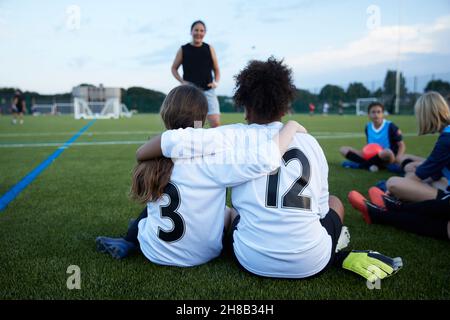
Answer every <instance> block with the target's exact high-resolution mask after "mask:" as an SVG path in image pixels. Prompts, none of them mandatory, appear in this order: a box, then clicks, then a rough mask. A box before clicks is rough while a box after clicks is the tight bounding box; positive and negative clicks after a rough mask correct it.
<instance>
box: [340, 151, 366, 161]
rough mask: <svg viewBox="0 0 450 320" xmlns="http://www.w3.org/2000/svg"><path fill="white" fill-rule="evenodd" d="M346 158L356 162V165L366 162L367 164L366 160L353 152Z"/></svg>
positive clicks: (348, 153)
mask: <svg viewBox="0 0 450 320" xmlns="http://www.w3.org/2000/svg"><path fill="white" fill-rule="evenodd" d="M345 157H346V158H347V159H348V160H350V161H353V162H356V163H364V162H366V160H364V158H362V157H360V156H359V155H358V154H356V153H354V152H353V151H349V152H347V154H346V155H345Z"/></svg>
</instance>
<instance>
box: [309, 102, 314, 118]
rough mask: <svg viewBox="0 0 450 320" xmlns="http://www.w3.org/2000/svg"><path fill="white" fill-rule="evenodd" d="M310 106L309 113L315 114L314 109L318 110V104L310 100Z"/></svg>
mask: <svg viewBox="0 0 450 320" xmlns="http://www.w3.org/2000/svg"><path fill="white" fill-rule="evenodd" d="M308 107H309V115H310V116H313V115H314V111H315V110H316V106H315V105H314V103H312V102H310V103H309V106H308Z"/></svg>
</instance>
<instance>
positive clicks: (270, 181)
mask: <svg viewBox="0 0 450 320" xmlns="http://www.w3.org/2000/svg"><path fill="white" fill-rule="evenodd" d="M292 160H297V161H299V162H300V164H301V166H302V174H301V176H299V177H298V178H297V179H296V180H295V181H294V182H293V183H292V185H291V187H290V188H289V190H288V191H286V193H285V194H283V196H282V197H281V199H282V200H281V203H282V205H281V207H282V208H292V209H301V210H311V198H310V197H307V196H302V195H301V193H302V192H303V190H305V188H306V187H307V186H308V184H309V179H310V176H311V166H310V164H309V160H308V158H307V157H306V156H305V154H304V153H303V152H301V151H300V150H299V149H290V150H288V151H286V153H285V154H284V155H283V164H284V166H285V167H286V166H287V165H288V164H289V162H291V161H292ZM279 182H280V169H278V170H277V171H276V172H275V173H274V174H271V175H269V176H267V190H266V207H270V208H277V207H278V188H279Z"/></svg>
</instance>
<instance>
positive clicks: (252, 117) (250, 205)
mask: <svg viewBox="0 0 450 320" xmlns="http://www.w3.org/2000/svg"><path fill="white" fill-rule="evenodd" d="M275 88H276V89H275ZM294 93H295V86H294V84H293V82H292V76H291V70H290V69H289V68H288V67H287V66H285V65H284V64H283V63H282V62H280V61H277V60H276V59H274V58H269V60H267V61H251V62H250V63H249V64H248V65H247V66H246V68H245V69H244V70H242V71H241V72H240V73H239V74H238V75H237V76H236V90H235V96H234V99H235V102H236V104H237V105H242V106H244V108H245V114H246V120H247V121H248V123H249V125H248V126H249V127H250V128H252V129H255V130H257V131H259V132H262V133H263V135H267V134H269V135H270V136H273V134H274V133H275V132H277V131H278V130H279V129H280V128H281V126H282V123H281V118H282V117H283V116H284V115H285V114H286V112H287V110H288V106H289V104H290V103H291V102H292V100H293V98H294ZM242 126H244V125H228V126H222V127H220V128H213V129H192V128H187V129H183V130H169V131H166V132H164V133H163V135H162V137H161V138H159V140H158V137H156V138H154V139H153V140H154V141H155V142H156V143H158V142H160V146H159V147H160V148H159V149H160V150H156V149H157V148H156V149H155V152H157V151H160V152H161V149H162V153H163V154H164V156H167V157H172V158H177V159H178V158H182V157H183V156H185V157H186V158H190V157H192V156H193V155H194V156H195V157H198V158H199V159H201V157H202V156H203V157H205V156H208V155H210V154H216V153H218V152H221V150H228V149H229V150H235V152H238V151H237V150H243V149H245V148H246V147H247V148H248V147H251V145H252V144H253V142H252V141H246V140H245V139H236V136H235V135H233V134H232V133H233V131H234V130H239V128H241V127H242ZM270 136H269V137H270ZM185 141H188V142H192V141H193V142H194V145H195V147H194V148H193V147H192V144H191V143H185ZM155 156H158V154H157V153H156V154H155ZM280 162H281V159H280ZM232 203H233V206H234V208H235V210H236V212H237V215H236V217H235V218H234V220H233V223H232V227H233V228H232V230H233V232H232V236H231V237H230V241H231V243H232V244H231V246H232V248H233V250H232V251H233V253H234V255H235V257H236V261H237V262H238V263H239V264H240V265H241V266H242V267H243V268H244V269H245V270H247V271H248V272H250V273H252V274H255V275H258V276H262V277H271V278H295V279H301V278H307V277H311V276H315V275H318V274H320V273H322V272H325V270H327V268H328V267H330V266H332V265H335V266H338V267H342V268H344V269H348V270H350V271H353V272H356V273H358V274H360V275H361V276H363V277H364V278H366V279H368V280H370V281H374V280H376V279H377V278H381V279H382V278H385V277H387V276H390V275H392V274H394V273H395V272H396V271H398V270H399V269H400V268H401V266H402V261H401V259H400V258H394V259H392V258H389V257H386V256H383V255H381V254H379V253H377V252H372V251H343V250H342V249H343V247H344V246H345V244H346V241H342V239H346V238H347V240H348V234H347V235H346V233H345V232H341V231H342V230H343V219H344V207H343V205H342V203H341V201H340V200H339V199H338V198H337V197H335V196H330V195H329V193H328V164H327V161H326V158H325V155H324V153H323V151H322V148H321V147H320V145H319V143H318V142H317V140H316V139H314V138H313V137H312V136H310V135H308V134H297V135H296V136H295V139H294V141H293V142H292V143H291V144H290V145H289V148H288V151H287V152H286V153H284V155H283V158H282V162H281V166H280V168H279V169H278V170H276V171H274V172H272V173H271V174H269V175H264V176H260V177H259V178H256V179H253V180H250V181H247V182H245V183H242V184H239V185H236V186H234V187H232ZM337 251H338V252H337Z"/></svg>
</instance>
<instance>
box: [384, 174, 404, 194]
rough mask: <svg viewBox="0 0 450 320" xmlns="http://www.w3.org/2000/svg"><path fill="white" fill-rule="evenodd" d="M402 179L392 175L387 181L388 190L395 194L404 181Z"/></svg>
mask: <svg viewBox="0 0 450 320" xmlns="http://www.w3.org/2000/svg"><path fill="white" fill-rule="evenodd" d="M402 179H403V178H400V177H391V178H389V179H388V180H387V181H386V188H387V190H388V191H389V192H390V193H392V194H395V193H396V192H397V191H398V190H399V186H400V185H401V183H402Z"/></svg>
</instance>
